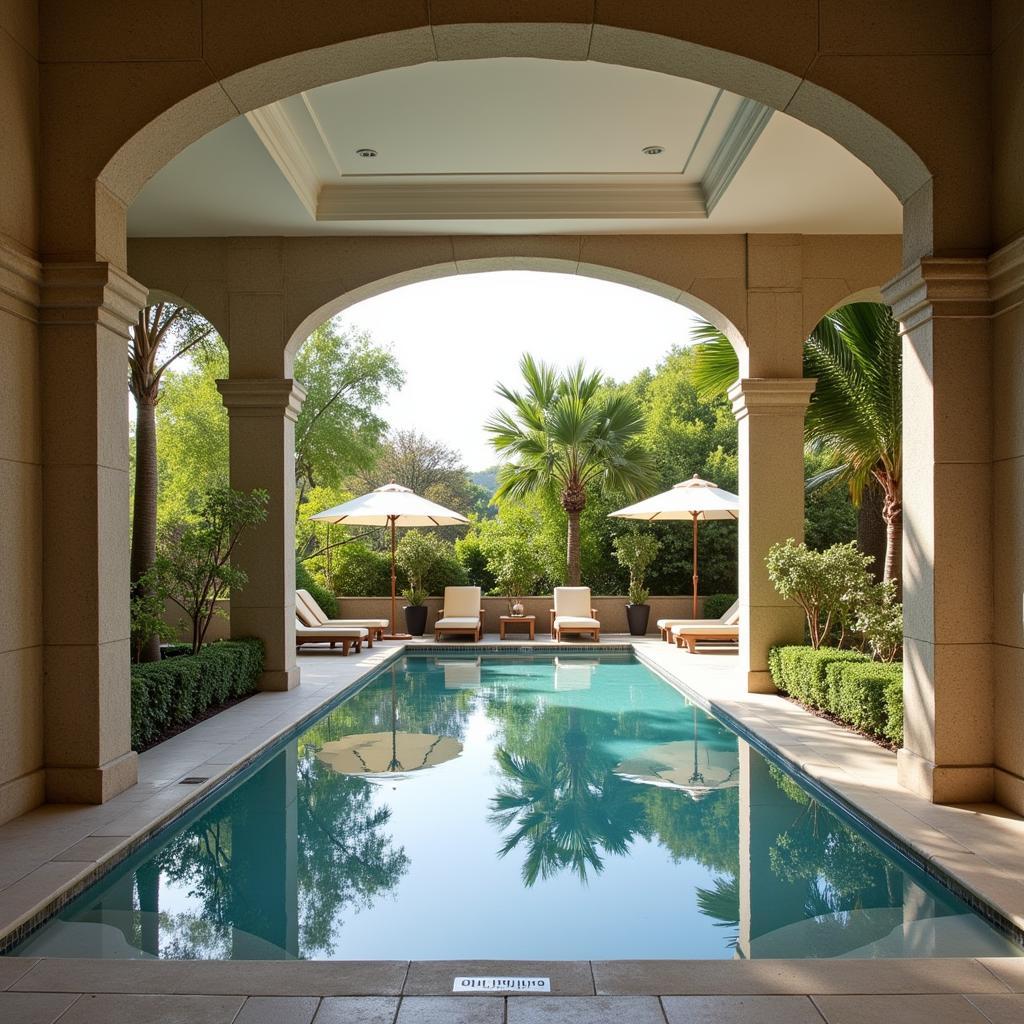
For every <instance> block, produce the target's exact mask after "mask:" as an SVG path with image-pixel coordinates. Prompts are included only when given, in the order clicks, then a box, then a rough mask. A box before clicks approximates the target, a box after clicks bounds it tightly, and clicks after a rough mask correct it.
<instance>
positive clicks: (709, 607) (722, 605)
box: [704, 594, 736, 619]
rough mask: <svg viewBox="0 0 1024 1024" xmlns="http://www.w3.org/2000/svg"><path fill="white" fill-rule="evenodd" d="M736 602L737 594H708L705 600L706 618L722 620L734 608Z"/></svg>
mask: <svg viewBox="0 0 1024 1024" xmlns="http://www.w3.org/2000/svg"><path fill="white" fill-rule="evenodd" d="M735 600H736V595H735V594H708V596H707V597H705V598H704V618H705V619H717V618H720V617H721V616H722V615H724V614H725V613H726V611H727V610H728V609H729V608H731V607H732V606H733V603H734V602H735Z"/></svg>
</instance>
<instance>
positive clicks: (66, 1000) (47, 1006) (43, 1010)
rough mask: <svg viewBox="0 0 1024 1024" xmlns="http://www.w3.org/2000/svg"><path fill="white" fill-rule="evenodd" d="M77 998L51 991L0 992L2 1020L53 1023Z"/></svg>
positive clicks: (41, 1023) (33, 1023)
mask: <svg viewBox="0 0 1024 1024" xmlns="http://www.w3.org/2000/svg"><path fill="white" fill-rule="evenodd" d="M77 998H78V996H77V995H71V994H68V995H56V994H54V993H49V992H0V1020H2V1021H8V1022H9V1024H15V1022H17V1024H53V1022H54V1021H55V1020H56V1019H57V1018H58V1017H59V1016H60V1015H61V1014H62V1013H63V1012H64V1011H65V1010H66V1009H67V1008H68V1007H69V1006H70V1005H71V1004H72V1003H73V1002H74V1001H75V1000H76V999H77Z"/></svg>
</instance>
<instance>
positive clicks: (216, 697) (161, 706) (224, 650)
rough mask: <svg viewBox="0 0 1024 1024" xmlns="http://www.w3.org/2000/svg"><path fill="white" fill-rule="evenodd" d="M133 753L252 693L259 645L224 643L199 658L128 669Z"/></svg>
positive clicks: (207, 649)
mask: <svg viewBox="0 0 1024 1024" xmlns="http://www.w3.org/2000/svg"><path fill="white" fill-rule="evenodd" d="M131 671H132V749H133V750H138V749H140V748H143V747H147V746H150V745H152V744H153V743H155V742H157V741H158V740H159V739H160V737H161V736H163V735H164V734H165V733H167V732H168V731H170V730H171V729H174V728H177V727H179V726H184V725H188V724H189V723H190V722H192V721H194V720H195V719H196V718H197V717H198V716H199V715H201V714H202V713H203V712H204V711H206V710H207V708H210V707H216V706H217V705H218V704H223V703H224V702H225V701H228V700H231V699H232V698H235V697H244V696H247V695H248V694H250V693H253V692H254V691H255V690H256V683H257V681H258V680H259V677H260V673H261V672H262V671H263V644H262V643H261V642H260V641H259V640H222V641H220V642H218V643H214V644H207V645H206V646H205V647H203V648H202V649H201V650H200V651H199V653H198V654H189V655H183V656H178V657H173V658H168V659H167V660H165V661H155V662H150V663H148V664H144V665H133V666H132V670H131Z"/></svg>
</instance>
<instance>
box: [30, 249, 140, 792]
mask: <svg viewBox="0 0 1024 1024" xmlns="http://www.w3.org/2000/svg"><path fill="white" fill-rule="evenodd" d="M145 299H146V292H145V289H144V288H142V287H141V286H140V285H139V284H138V283H137V282H135V281H133V280H132V279H131V278H130V277H128V276H127V275H125V274H124V273H122V272H121V271H119V270H117V269H115V268H114V267H113V266H111V265H109V264H107V263H102V262H95V261H82V262H73V263H72V262H60V263H58V262H53V263H48V264H45V265H44V266H43V279H42V290H41V298H40V326H41V333H40V346H41V347H40V368H41V378H42V382H43V383H42V391H43V396H44V397H43V404H42V426H43V536H44V537H45V538H46V543H45V545H44V550H43V636H44V645H45V651H44V659H43V663H44V674H45V682H44V687H43V695H44V699H43V703H44V711H45V728H44V748H45V765H46V797H47V799H48V800H49V801H51V802H61V803H68V802H70V803H102V802H103V801H104V800H108V799H110V797H112V796H115V795H116V794H117V793H120V792H121V791H122V790H124V789H127V788H128V787H129V786H132V785H134V784H135V782H136V781H137V764H136V755H135V754H134V753H133V752H132V750H131V732H130V725H131V686H130V678H129V668H128V666H129V659H130V651H129V638H128V633H129V622H128V586H129V581H128V549H129V530H128V395H127V391H126V381H127V378H126V376H125V374H126V372H127V362H126V360H127V346H128V337H129V327H130V326H131V325H132V324H134V322H135V319H136V316H137V315H138V310H139V309H140V308H141V307H142V306H143V305H144V303H145Z"/></svg>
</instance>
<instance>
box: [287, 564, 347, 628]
mask: <svg viewBox="0 0 1024 1024" xmlns="http://www.w3.org/2000/svg"><path fill="white" fill-rule="evenodd" d="M295 586H296V587H297V588H298V589H300V590H308V591H309V592H310V593H311V594H312V595H313V600H314V601H316V603H317V604H318V605H320V607H321V608H322V609H323V612H324V615H326V616H327V618H329V619H336V618H337V617H338V600H337V598H336V597H335V596H334V595H333V594H332V593H331V592H330V591H329V590H328V589H327V588H326V587H325V586H324V585H323V584H322V583H320V582H319V581H318V580H316V579H315V578H314V577H313V575H312V574H311V573H310V571H309V570H308V569H307V568H306V566H305V565H304V564H303V563H302V562H299V561H296V563H295Z"/></svg>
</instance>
